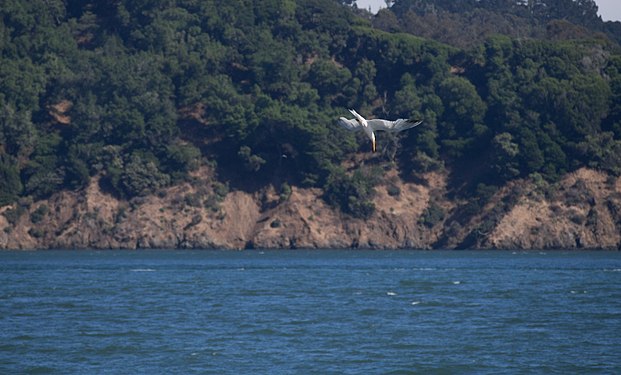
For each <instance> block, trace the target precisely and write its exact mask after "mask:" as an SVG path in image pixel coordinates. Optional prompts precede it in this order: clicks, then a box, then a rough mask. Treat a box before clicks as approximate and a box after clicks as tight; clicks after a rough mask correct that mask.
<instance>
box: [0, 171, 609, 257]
mask: <svg viewBox="0 0 621 375" xmlns="http://www.w3.org/2000/svg"><path fill="white" fill-rule="evenodd" d="M387 177H388V178H386V181H389V182H387V185H380V186H378V187H377V195H376V197H375V200H374V202H375V205H376V212H375V214H374V215H373V216H372V217H371V218H370V219H368V220H360V219H354V218H352V217H350V216H347V215H345V214H343V213H341V212H340V211H339V210H337V209H334V208H332V207H330V206H328V205H327V204H326V203H325V202H324V201H323V200H322V199H321V197H320V194H321V192H320V191H319V190H317V189H301V188H293V190H292V193H291V195H290V196H289V197H288V198H287V199H286V200H284V201H282V199H283V198H281V197H280V196H279V195H278V194H276V192H275V191H274V189H266V190H264V191H259V192H254V193H246V192H242V191H232V192H228V194H223V193H222V192H221V191H219V188H221V186H219V185H218V184H217V183H214V181H213V180H212V179H211V178H210V174H209V173H208V171H206V170H201V171H199V172H198V173H197V174H196V175H195V176H194V180H193V182H192V183H185V184H183V185H179V186H175V187H171V188H169V189H167V190H165V191H162V192H160V193H159V194H157V195H154V196H150V197H145V198H139V199H134V200H132V201H130V202H127V201H122V200H118V199H115V198H114V197H112V196H110V195H108V194H106V193H104V192H102V190H101V189H100V187H99V184H98V181H97V179H94V180H93V181H92V183H91V184H90V186H89V187H88V188H87V189H85V190H83V191H80V192H62V193H60V194H57V195H54V196H52V197H51V198H50V199H48V200H46V201H40V202H34V203H31V204H29V205H26V204H22V205H14V206H7V207H2V208H0V213H1V214H2V215H0V248H4V249H38V248H44V249H48V248H70V249H73V248H124V249H137V248H218V249H222V248H224V249H243V248H373V249H388V248H390V249H393V248H414V249H431V248H477V249H492V248H498V249H577V248H589V249H591V248H593V249H601V248H603V249H617V248H619V247H620V246H621V234H620V233H621V180H620V179H617V178H611V177H608V176H606V175H604V174H602V173H599V172H596V171H593V170H588V169H581V170H578V171H576V172H574V173H571V174H569V175H567V176H566V177H565V178H564V179H563V180H562V181H561V182H559V183H558V184H556V185H554V186H546V185H545V184H542V183H537V182H533V181H516V182H513V183H512V184H510V185H508V186H506V187H504V188H503V189H501V190H500V191H498V192H496V193H495V194H494V195H493V196H492V197H491V199H489V200H488V201H487V202H486V204H485V205H483V206H482V207H478V208H477V209H473V207H474V206H473V205H472V204H471V203H472V202H468V201H457V200H452V199H449V194H448V191H447V178H446V176H445V175H442V174H438V173H431V174H427V175H425V176H423V177H424V178H423V179H422V181H421V182H420V183H404V182H403V181H401V180H400V179H399V178H398V176H397V173H396V172H395V171H392V172H389V175H388V176H387ZM220 190H221V189H220Z"/></svg>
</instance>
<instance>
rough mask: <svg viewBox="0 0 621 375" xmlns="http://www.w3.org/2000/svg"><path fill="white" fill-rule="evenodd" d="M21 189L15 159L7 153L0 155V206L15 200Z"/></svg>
mask: <svg viewBox="0 0 621 375" xmlns="http://www.w3.org/2000/svg"><path fill="white" fill-rule="evenodd" d="M22 190H23V186H22V182H21V179H20V177H19V169H18V168H17V161H16V160H15V159H14V158H11V157H10V156H8V155H0V206H4V205H7V204H10V203H13V202H15V201H17V198H18V197H19V195H20V194H21V192H22Z"/></svg>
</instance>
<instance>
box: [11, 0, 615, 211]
mask: <svg viewBox="0 0 621 375" xmlns="http://www.w3.org/2000/svg"><path fill="white" fill-rule="evenodd" d="M544 3H545V4H547V5H550V6H545V7H544V6H543V5H542V4H544ZM351 4H353V2H351V1H334V0H297V1H296V0H273V1H272V0H270V1H255V2H249V1H241V0H231V1H189V0H177V1H162V0H150V1H138V2H118V1H113V2H105V1H103V2H102V1H92V0H87V1H81V2H78V1H60V0H33V1H28V2H25V1H16V0H7V1H5V2H4V3H3V5H2V7H1V9H0V16H1V17H0V205H5V204H9V203H13V202H15V201H17V200H18V199H19V198H20V197H23V196H29V197H31V198H32V199H39V198H44V197H47V196H49V195H50V194H53V193H54V192H57V191H59V190H61V189H79V188H82V187H84V186H86V185H87V184H88V183H89V182H90V181H91V177H93V176H95V175H100V176H102V177H103V178H102V180H101V182H102V184H103V186H105V187H107V188H108V189H109V190H110V191H112V192H114V193H115V194H117V195H118V196H122V197H125V198H132V197H134V196H141V195H148V194H153V193H156V192H157V190H158V189H160V188H162V187H166V186H169V185H170V184H174V183H177V182H179V181H182V180H184V179H186V178H187V176H188V173H189V172H191V171H193V170H195V169H196V168H197V167H198V166H199V165H200V163H203V162H207V163H210V164H212V165H217V166H218V167H217V172H218V173H220V175H221V176H223V175H225V176H226V178H227V180H230V181H231V185H232V186H233V187H237V186H236V184H242V185H243V184H245V185H246V186H244V187H246V188H248V186H247V185H251V184H252V186H253V187H260V186H263V185H265V184H270V183H274V182H276V183H277V184H282V185H281V186H282V188H281V191H280V194H281V199H282V200H286V199H287V197H288V196H289V195H290V193H291V187H292V186H299V185H303V186H314V187H320V188H323V189H324V191H325V199H326V200H327V201H328V202H330V203H331V204H333V205H335V206H338V207H340V208H342V209H343V211H345V212H347V213H349V214H351V215H353V216H357V217H362V218H366V217H369V216H370V215H371V214H372V213H373V211H374V206H373V202H372V199H373V193H374V186H375V185H376V183H377V178H376V177H375V176H377V175H378V174H377V173H372V172H370V171H367V170H365V169H364V168H363V169H360V170H358V171H354V172H352V173H351V174H347V173H345V172H343V170H342V166H341V165H342V162H343V160H344V159H345V158H346V157H347V155H348V154H349V153H352V152H356V151H362V150H367V148H363V146H360V143H359V142H358V141H359V140H360V139H362V138H356V137H357V136H356V135H354V134H351V133H348V132H346V131H343V130H341V129H340V128H338V127H337V126H336V125H335V123H334V122H335V120H336V119H337V118H338V117H339V116H348V115H349V114H348V113H347V111H346V109H347V108H348V107H355V108H356V109H358V110H359V111H360V112H361V113H362V114H363V115H365V116H367V117H388V118H397V117H411V118H421V119H424V123H423V125H421V126H419V127H418V128H417V129H415V130H412V131H409V132H406V133H403V134H401V135H399V136H398V137H396V138H393V143H394V144H396V143H400V145H399V147H398V148H395V147H394V146H393V149H396V150H397V151H396V152H395V153H393V154H392V155H390V156H388V158H389V159H390V160H391V161H392V160H395V161H398V162H399V165H400V167H401V168H402V171H403V172H404V175H408V176H412V175H416V174H418V173H424V172H428V171H433V170H439V169H442V168H447V170H449V171H455V172H456V173H455V175H460V176H462V177H463V178H464V179H468V180H469V181H468V182H469V184H466V185H467V186H468V188H467V189H464V190H466V193H469V194H471V195H477V194H480V195H484V193H485V192H484V191H482V190H480V191H477V190H476V189H473V188H472V187H476V186H478V185H479V184H484V185H481V186H500V185H502V184H503V183H504V182H506V181H508V180H511V179H514V178H520V177H527V176H540V177H541V178H542V180H543V181H551V180H554V179H556V178H558V177H559V176H560V175H562V174H563V173H565V172H567V171H571V170H573V169H575V168H579V167H581V166H589V167H593V168H598V169H602V170H606V171H609V172H611V173H614V174H621V170H620V167H619V165H621V161H620V160H621V143H620V142H621V104H620V103H621V57H620V56H619V49H618V46H616V45H614V43H613V42H611V41H609V40H606V39H605V38H604V37H602V36H601V35H600V36H598V34H595V32H596V31H602V32H607V33H608V35H612V38H613V39H615V38H617V37H615V35H617V36H619V35H618V34H615V32H616V31H615V30H617V29H616V28H615V27H613V26H611V27H603V26H602V23H601V21H599V20H598V19H596V17H595V18H594V15H596V13H595V12H594V9H595V8H594V3H593V2H592V1H579V2H577V1H571V0H555V1H552V0H546V1H545V2H542V1H536V2H528V4H530V5H524V4H526V3H523V2H522V3H518V2H515V1H509V0H507V1H504V0H503V1H475V0H459V1H445V0H429V1H418V0H401V1H396V2H394V5H393V7H392V8H391V10H384V11H383V13H382V14H381V16H378V17H377V18H376V21H377V22H376V23H379V24H381V25H382V28H383V29H385V30H392V31H396V30H401V31H406V32H413V33H414V32H417V30H423V31H424V32H428V33H430V34H427V35H425V36H427V37H431V38H434V39H437V40H444V41H449V42H451V43H453V42H455V43H453V45H454V46H457V47H451V46H448V45H444V44H441V43H439V42H437V41H434V40H429V39H423V38H421V37H416V36H413V35H410V34H407V33H387V32H383V31H380V30H379V29H376V28H373V27H372V26H371V22H370V21H369V18H366V19H365V18H363V17H359V16H357V14H358V15H363V16H365V17H370V16H369V15H365V13H364V12H357V11H355V10H352V9H351V8H350V7H349V6H348V5H351ZM558 19H562V21H559V20H558ZM483 20H485V22H483ZM570 22H573V23H574V24H571V23H570ZM396 23H398V24H396ZM421 25H426V27H423V28H421V27H418V26H421ZM477 28H478V29H477ZM492 34H504V35H505V36H502V35H500V36H493V37H491V35H492ZM523 36H530V37H533V38H526V39H525V38H522V37H523ZM515 37H520V38H515ZM546 38H549V39H550V40H552V41H550V40H546ZM466 39H467V41H466V42H464V41H465V40H466ZM619 39H621V38H617V40H619ZM462 46H469V47H468V49H461V50H460V49H458V48H461V47H462ZM59 103H63V108H64V109H63V111H64V112H63V113H61V114H60V115H61V117H62V118H61V119H59V114H58V113H54V111H55V108H57V107H58V104H59ZM188 114H189V115H188ZM382 137H383V135H380V146H381V147H383V146H382V145H387V144H388V141H386V143H384V144H382V143H381V142H383V141H382ZM384 140H386V138H384ZM367 147H368V144H367ZM384 150H386V149H385V148H384ZM388 154H389V153H386V154H385V155H388ZM216 162H217V163H216ZM222 186H223V187H220V185H215V186H214V188H215V190H217V191H216V192H215V194H214V195H213V196H209V197H203V196H201V199H202V200H203V202H199V203H202V204H207V205H208V206H212V207H214V208H215V209H217V205H218V202H219V201H221V200H222V199H224V196H226V192H228V189H229V187H228V185H222ZM483 190H485V189H483ZM391 191H392V193H393V194H397V192H396V191H395V190H394V189H393V190H391ZM473 202H475V203H473V204H472V205H471V208H472V209H475V208H476V207H477V206H478V205H480V204H482V203H484V202H485V199H482V200H474V201H473ZM428 216H429V218H428V219H426V220H425V222H427V221H429V222H435V221H436V220H440V219H438V217H439V216H438V215H437V212H436V213H434V212H431V213H429V215H428Z"/></svg>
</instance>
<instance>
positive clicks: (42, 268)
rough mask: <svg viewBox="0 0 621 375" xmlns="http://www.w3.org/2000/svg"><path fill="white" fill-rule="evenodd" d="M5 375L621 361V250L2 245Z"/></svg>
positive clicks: (511, 369) (569, 368)
mask: <svg viewBox="0 0 621 375" xmlns="http://www.w3.org/2000/svg"><path fill="white" fill-rule="evenodd" d="M0 373H6V374H13V373H41V374H43V373H58V374H67V373H84V374H87V373H113V374H117V373H123V374H136V373H154V374H159V373H161V374H163V373H167V374H168V373H200V374H256V373H264V374H383V373H392V374H409V373H412V374H414V373H421V374H427V373H458V374H463V373H476V374H479V373H489V374H499V373H510V374H515V373H524V374H531V373H546V374H548V373H559V374H566V373H575V374H585V373H621V253H613V252H579V253H577V252H572V253H561V252H549V253H539V252H529V253H511V252H419V251H412V252H405V251H402V252H359V251H356V252H354V251H312V252H311V251H282V252H261V251H245V252H218V251H193V252H189V251H187V252H186V251H137V252H112V251H107V252H95V251H81V252H74V251H66V252H61V251H45V252H43V251H40V252H0Z"/></svg>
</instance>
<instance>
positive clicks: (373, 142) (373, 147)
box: [371, 140, 377, 152]
mask: <svg viewBox="0 0 621 375" xmlns="http://www.w3.org/2000/svg"><path fill="white" fill-rule="evenodd" d="M371 145H372V149H373V152H375V151H377V147H376V146H375V140H372V141H371Z"/></svg>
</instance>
